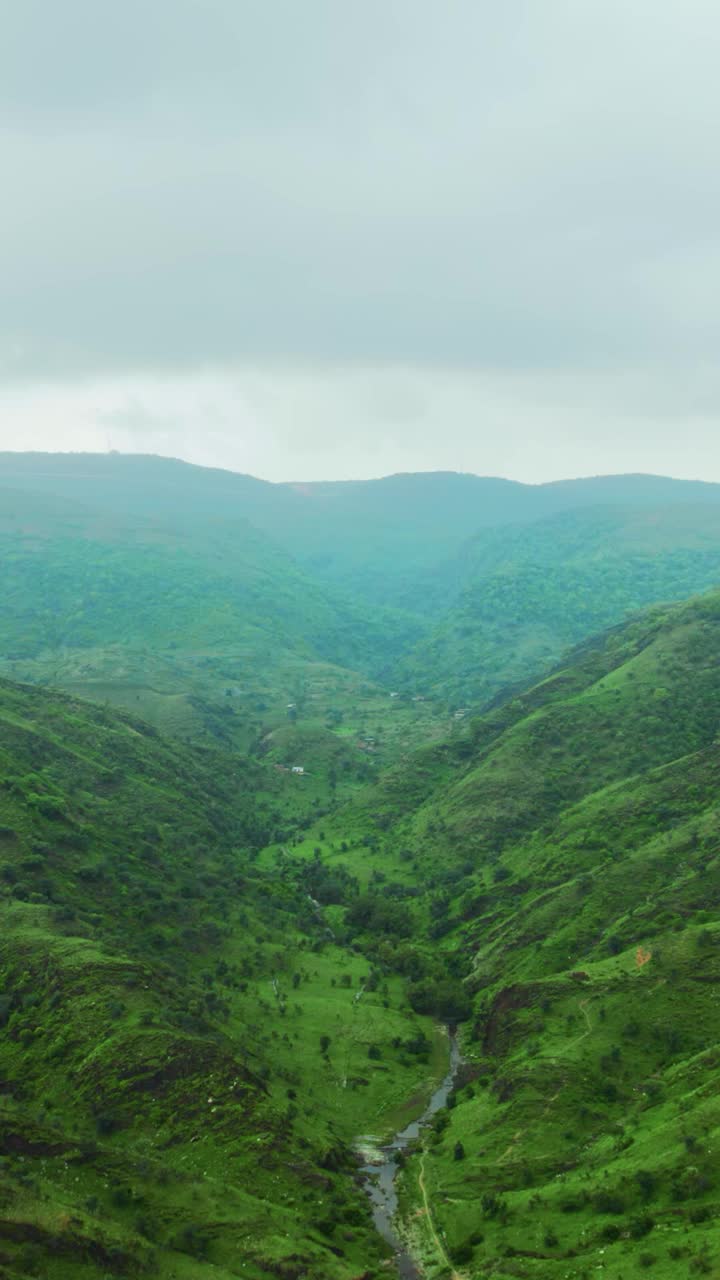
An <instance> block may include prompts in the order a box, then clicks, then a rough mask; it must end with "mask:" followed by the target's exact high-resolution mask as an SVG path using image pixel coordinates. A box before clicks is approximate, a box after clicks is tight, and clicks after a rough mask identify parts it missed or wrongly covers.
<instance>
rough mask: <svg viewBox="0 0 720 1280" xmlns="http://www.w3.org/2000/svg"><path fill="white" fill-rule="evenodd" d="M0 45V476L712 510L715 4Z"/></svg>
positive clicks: (100, 30)
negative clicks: (398, 490)
mask: <svg viewBox="0 0 720 1280" xmlns="http://www.w3.org/2000/svg"><path fill="white" fill-rule="evenodd" d="M0 30H1V31H2V37H1V39H0V163H1V166H2V168H1V172H2V176H3V181H2V196H1V198H0V233H1V234H0V372H1V373H2V388H1V389H0V448H23V447H24V448H43V449H106V448H108V447H111V448H116V449H121V450H137V451H143V452H145V451H147V452H157V453H165V454H174V455H176V456H180V457H184V458H187V459H189V460H191V461H195V462H203V463H210V464H213V465H219V466H228V467H232V468H233V469H236V470H241V471H248V472H252V473H253V474H256V475H261V476H264V477H266V478H268V479H293V478H295V479H312V478H331V477H333V478H344V477H359V476H373V475H381V474H385V473H388V472H391V471H398V470H403V471H409V470H430V469H435V468H440V469H449V470H469V471H476V472H478V473H481V474H502V475H507V476H512V477H516V478H518V479H523V480H544V479H551V478H557V477H562V476H570V475H581V474H582V475H587V474H594V473H598V472H609V471H628V470H633V471H636V470H642V471H654V472H664V473H671V474H675V475H678V476H680V475H683V476H697V477H702V478H706V479H714V480H720V369H719V366H718V353H719V352H720V165H718V162H717V150H718V136H719V133H720V76H719V75H718V67H719V66H720V6H718V4H717V0H501V2H499V0H122V3H120V2H119V0H0Z"/></svg>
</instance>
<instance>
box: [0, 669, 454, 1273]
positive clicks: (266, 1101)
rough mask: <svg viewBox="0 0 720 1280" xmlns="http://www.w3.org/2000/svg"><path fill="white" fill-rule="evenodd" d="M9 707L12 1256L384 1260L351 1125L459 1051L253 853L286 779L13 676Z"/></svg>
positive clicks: (2, 689)
mask: <svg viewBox="0 0 720 1280" xmlns="http://www.w3.org/2000/svg"><path fill="white" fill-rule="evenodd" d="M0 727H1V730H2V732H1V735H0V737H1V745H0V819H1V825H0V1267H1V1268H2V1273H3V1275H4V1276H7V1277H8V1278H12V1280H15V1278H16V1277H17V1278H18V1280H19V1278H20V1277H27V1276H42V1277H48V1278H49V1280H55V1278H57V1280H65V1278H66V1277H68V1278H69V1277H71V1276H72V1277H73V1278H74V1277H76V1276H87V1277H88V1278H90V1277H101V1276H108V1275H130V1276H132V1275H148V1276H153V1277H156V1276H157V1277H163V1278H164V1277H167V1278H168V1280H169V1278H170V1277H172V1276H174V1277H194V1276H205V1275H212V1276H216V1277H218V1280H221V1278H222V1277H226V1276H227V1277H230V1276H243V1277H250V1278H253V1277H257V1278H258V1280H259V1278H260V1277H268V1276H278V1277H284V1278H285V1280H287V1278H289V1277H297V1278H298V1280H299V1277H300V1276H305V1277H314V1278H317V1280H325V1278H326V1277H328V1278H333V1277H336V1278H337V1280H351V1277H352V1278H354V1277H357V1276H358V1275H359V1274H367V1275H368V1276H369V1275H371V1274H373V1272H374V1266H375V1264H376V1263H379V1262H380V1259H381V1252H380V1249H379V1242H378V1240H377V1238H376V1236H375V1234H374V1233H373V1231H372V1230H371V1225H370V1220H369V1211H368V1209H367V1205H366V1201H365V1198H364V1197H363V1195H362V1194H361V1192H360V1191H359V1189H358V1187H357V1185H356V1180H355V1164H354V1161H353V1159H352V1157H351V1155H350V1151H349V1143H350V1142H351V1141H352V1140H353V1139H354V1138H355V1136H356V1135H357V1134H359V1133H363V1132H367V1131H369V1130H371V1129H372V1130H374V1131H375V1132H377V1133H379V1134H381V1133H382V1132H383V1131H384V1129H385V1128H391V1127H392V1125H393V1117H394V1115H395V1113H396V1111H397V1110H398V1108H400V1107H401V1106H402V1104H404V1102H405V1100H406V1099H407V1098H408V1097H409V1096H411V1095H413V1094H416V1093H417V1094H418V1096H420V1097H422V1095H423V1091H424V1089H425V1087H426V1084H427V1082H428V1081H429V1080H432V1078H433V1076H434V1074H435V1073H436V1072H437V1071H439V1070H442V1067H443V1062H444V1051H443V1049H442V1046H441V1045H440V1044H439V1043H438V1045H437V1046H436V1048H435V1049H433V1048H432V1044H433V1040H432V1036H433V1033H432V1028H431V1025H430V1023H429V1021H428V1020H427V1019H423V1018H422V1017H418V1016H417V1015H415V1014H413V1013H412V1012H411V1011H410V1009H409V1008H408V1006H407V1003H406V1001H405V997H404V993H403V989H402V986H401V984H400V983H399V980H398V979H396V978H393V977H392V975H391V974H380V973H379V972H378V973H376V975H375V976H374V978H373V980H372V981H370V978H371V976H372V974H373V972H374V970H373V966H371V965H370V964H368V962H367V961H366V960H365V959H364V958H363V957H362V956H360V955H357V954H353V953H350V952H348V951H347V950H344V949H343V948H342V947H341V946H339V945H337V944H336V943H335V942H334V941H333V939H332V931H331V929H330V928H329V926H328V924H327V922H326V921H325V919H324V917H323V909H322V907H318V905H317V904H316V903H313V902H311V901H310V899H309V897H308V889H307V886H306V884H305V883H303V882H302V881H301V880H296V879H295V878H294V877H293V876H292V875H291V874H290V873H289V872H288V871H287V870H286V871H285V872H283V873H282V874H268V873H264V872H261V871H259V870H258V869H257V868H256V867H255V862H254V860H255V854H256V851H257V849H258V847H259V846H260V845H261V844H262V843H264V842H266V841H267V839H268V838H269V837H271V836H272V834H273V827H272V817H271V814H270V810H271V809H272V794H271V792H272V787H273V785H274V782H273V778H274V777H275V775H272V776H270V771H267V770H265V769H264V768H262V767H260V766H250V765H248V764H247V763H246V764H245V765H242V764H241V763H240V762H239V761H238V760H237V759H233V758H232V757H224V756H222V755H220V754H219V753H217V752H215V751H205V752H200V751H198V750H197V749H195V750H193V751H191V750H190V749H189V748H187V747H183V746H180V745H178V744H171V743H169V742H165V741H163V740H162V739H160V738H158V737H157V735H155V734H154V733H153V732H152V731H151V730H149V729H148V727H147V726H146V725H143V724H142V722H139V721H135V720H132V719H131V718H128V717H123V716H118V715H117V714H116V713H108V712H106V711H103V710H102V709H99V708H93V707H91V706H89V705H87V704H83V703H80V702H74V701H72V700H70V699H68V698H66V697H63V696H62V695H58V694H54V693H52V694H51V693H49V692H47V691H41V690H33V689H29V688H24V687H19V686H14V685H11V684H8V683H7V682H2V683H0ZM426 1032H429V1038H427V1039H426V1037H425V1033H426ZM418 1040H419V1043H420V1046H421V1048H423V1052H421V1053H420V1054H418V1052H417V1051H415V1052H409V1051H408V1050H407V1049H406V1048H405V1047H404V1046H405V1042H406V1041H409V1042H412V1043H414V1042H416V1041H418ZM425 1045H427V1051H425V1050H424V1046H425ZM370 1046H373V1054H372V1055H371V1054H370V1053H369V1049H370ZM378 1274H379V1273H378Z"/></svg>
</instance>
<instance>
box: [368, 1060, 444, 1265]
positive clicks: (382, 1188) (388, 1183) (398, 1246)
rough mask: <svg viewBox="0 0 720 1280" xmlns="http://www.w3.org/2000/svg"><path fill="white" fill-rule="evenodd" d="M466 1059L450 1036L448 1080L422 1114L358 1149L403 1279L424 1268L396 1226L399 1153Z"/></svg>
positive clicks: (440, 1103)
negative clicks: (378, 1143)
mask: <svg viewBox="0 0 720 1280" xmlns="http://www.w3.org/2000/svg"><path fill="white" fill-rule="evenodd" d="M461 1062H462V1057H461V1054H460V1049H459V1047H458V1042H457V1037H456V1036H454V1035H451V1036H450V1065H449V1067H448V1071H447V1075H446V1076H445V1078H444V1080H443V1081H442V1082H441V1083H440V1084H439V1085H438V1087H437V1088H436V1090H435V1092H434V1093H433V1095H432V1097H431V1098H430V1101H429V1102H428V1104H427V1106H426V1108H425V1110H424V1111H423V1113H422V1115H421V1116H420V1117H419V1118H418V1119H417V1120H413V1121H412V1122H411V1123H410V1124H409V1125H407V1126H406V1127H405V1128H404V1129H402V1130H401V1131H400V1133H396V1134H395V1137H394V1138H392V1139H391V1141H390V1142H388V1143H385V1144H384V1145H383V1146H381V1147H376V1148H373V1149H372V1156H371V1154H370V1150H369V1149H368V1147H369V1141H368V1140H363V1139H360V1140H359V1142H358V1150H359V1151H360V1154H361V1158H363V1159H364V1163H363V1165H362V1173H363V1187H364V1189H365V1193H366V1195H367V1196H368V1198H369V1200H370V1204H371V1205H372V1216H373V1222H374V1223H375V1227H376V1229H377V1231H378V1232H379V1233H380V1235H381V1236H382V1238H383V1240H385V1241H387V1243H388V1244H389V1245H390V1248H391V1249H392V1250H393V1253H394V1255H395V1265H396V1267H397V1273H398V1276H399V1277H400V1280H423V1276H422V1272H421V1271H420V1270H419V1269H418V1265H417V1263H416V1262H415V1261H414V1259H413V1258H411V1256H410V1254H409V1253H408V1252H407V1250H406V1249H405V1247H404V1245H403V1244H402V1242H401V1241H400V1240H399V1239H398V1237H397V1235H396V1234H395V1229H394V1225H393V1223H394V1218H395V1214H396V1213H397V1207H398V1198H397V1191H396V1190H395V1178H396V1175H397V1171H398V1163H397V1158H398V1154H399V1153H401V1152H402V1153H404V1152H405V1151H407V1149H408V1147H410V1146H411V1145H412V1144H413V1143H414V1142H417V1139H418V1138H419V1137H420V1133H421V1131H422V1129H423V1128H424V1126H425V1125H427V1124H428V1123H429V1121H430V1120H431V1119H432V1117H433V1116H434V1115H435V1113H436V1112H437V1111H439V1110H440V1109H441V1107H444V1106H445V1104H446V1102H447V1099H448V1094H449V1093H451V1092H452V1089H453V1086H454V1084H455V1077H456V1076H457V1073H458V1068H459V1067H460V1064H461Z"/></svg>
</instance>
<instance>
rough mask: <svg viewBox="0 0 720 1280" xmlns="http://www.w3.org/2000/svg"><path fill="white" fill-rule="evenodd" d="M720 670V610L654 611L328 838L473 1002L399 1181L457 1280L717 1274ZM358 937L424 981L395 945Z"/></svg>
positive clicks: (398, 777)
mask: <svg viewBox="0 0 720 1280" xmlns="http://www.w3.org/2000/svg"><path fill="white" fill-rule="evenodd" d="M719 656H720V596H718V595H713V596H709V597H707V598H706V599H701V600H697V601H694V602H691V603H690V604H688V605H683V606H678V607H676V608H674V609H670V610H656V611H653V612H650V613H649V614H648V615H647V616H646V617H643V618H641V619H640V620H638V621H636V622H633V623H632V624H629V625H628V626H627V627H625V628H622V629H619V630H616V631H614V632H611V633H610V634H609V635H608V636H607V637H606V638H604V639H602V640H600V641H598V642H594V643H593V644H591V645H589V646H587V647H586V648H585V649H584V650H579V651H578V652H577V653H576V654H575V655H573V657H572V658H571V660H570V661H569V662H568V663H567V665H565V666H563V667H562V668H560V669H558V670H557V671H556V672H555V673H554V674H553V675H551V676H550V677H549V678H548V679H546V680H545V681H544V682H543V683H541V684H539V685H537V686H535V687H534V688H533V687H531V688H530V689H528V690H526V691H524V692H523V693H522V694H519V695H518V696H516V697H515V698H514V699H512V700H510V701H507V702H504V703H502V704H501V705H499V706H498V707H497V708H495V709H493V710H491V711H489V712H487V713H486V714H485V715H484V716H482V717H481V718H479V719H478V720H476V721H474V722H473V724H472V727H471V729H470V730H469V732H468V733H467V734H466V735H464V736H463V737H462V738H458V739H457V740H456V741H455V742H454V743H450V744H444V745H442V746H438V747H435V748H432V749H429V750H427V751H425V752H421V753H418V754H417V755H416V756H415V757H414V758H413V760H412V761H411V762H410V764H409V765H407V766H404V767H402V768H398V769H395V770H394V771H392V772H391V773H389V774H388V775H386V776H385V778H384V779H383V780H382V783H381V785H380V786H376V787H374V788H372V789H371V790H369V791H368V792H367V793H366V795H365V796H364V797H363V798H362V801H361V802H359V801H358V802H355V803H354V804H353V805H352V807H351V808H350V809H348V810H346V811H341V812H339V813H338V814H337V815H336V816H335V817H334V819H332V820H331V821H330V822H329V823H328V824H327V836H328V839H329V840H330V841H331V842H334V841H335V840H336V838H337V836H338V835H339V834H340V833H341V832H343V833H344V834H345V836H346V838H348V836H349V833H351V832H353V833H354V840H355V841H356V843H357V848H358V852H356V853H355V854H354V855H353V865H354V866H355V867H357V866H358V865H359V863H360V859H362V860H363V861H364V863H365V866H366V876H367V877H368V879H369V896H370V897H371V898H372V899H373V901H374V903H375V904H376V909H377V911H378V913H381V912H382V911H383V910H384V909H385V904H386V903H387V897H388V895H387V892H386V890H385V889H384V888H383V884H379V885H378V884H377V878H378V876H379V877H384V878H385V883H387V882H392V881H393V880H394V879H395V878H397V879H398V880H409V881H411V882H412V883H414V884H416V885H422V886H423V888H424V892H423V894H422V895H421V897H420V898H415V899H413V900H411V902H410V906H409V909H410V911H411V913H412V919H413V924H412V929H411V935H412V936H413V937H415V938H417V937H418V936H429V937H430V938H431V939H433V940H434V947H435V953H436V954H437V953H438V952H440V953H442V952H444V953H445V955H446V957H447V959H446V968H447V971H448V972H449V973H450V974H452V975H455V979H456V978H458V977H460V978H463V981H462V983H461V986H462V988H463V989H464V990H465V992H466V993H468V995H470V996H471V997H472V1002H471V1003H472V1009H471V1011H468V1014H467V1021H466V1024H465V1026H466V1031H465V1037H464V1042H465V1050H466V1056H467V1060H468V1061H467V1065H466V1068H465V1074H464V1076H463V1077H462V1078H461V1081H460V1087H458V1089H457V1091H456V1093H455V1095H454V1097H453V1098H452V1104H453V1105H452V1106H451V1107H450V1108H449V1109H448V1110H447V1111H445V1112H443V1113H441V1114H440V1115H439V1117H438V1118H437V1120H436V1122H435V1130H434V1133H433V1135H432V1137H431V1139H430V1141H429V1143H428V1144H427V1150H426V1152H425V1153H424V1154H423V1155H422V1156H418V1157H417V1158H415V1159H414V1160H411V1161H410V1162H409V1164H408V1166H407V1170H406V1174H405V1181H404V1187H405V1196H406V1204H407V1210H408V1230H409V1233H410V1237H411V1239H413V1240H414V1241H415V1243H416V1247H418V1248H419V1249H420V1250H421V1251H422V1252H423V1253H424V1254H425V1256H426V1257H427V1258H428V1259H430V1260H431V1262H432V1259H435V1261H437V1258H438V1256H440V1258H441V1260H442V1252H441V1251H439V1249H438V1244H437V1240H438V1239H439V1240H440V1243H441V1245H442V1246H443V1249H446V1250H447V1252H448V1253H449V1257H450V1259H451V1260H453V1259H454V1260H455V1261H456V1264H457V1267H458V1270H459V1271H460V1272H461V1273H462V1274H463V1275H466V1276H485V1275H488V1276H489V1275H492V1276H508V1277H510V1276H513V1277H514V1276H523V1277H525V1276H527V1277H542V1280H560V1277H563V1278H564V1277H578V1278H579V1277H585V1276H591V1275H594V1274H596V1268H597V1267H598V1266H599V1265H600V1264H601V1263H602V1265H603V1268H604V1269H603V1272H602V1274H603V1275H605V1276H608V1277H612V1280H620V1277H623V1278H624V1280H627V1277H629V1276H635V1275H641V1274H644V1273H646V1272H648V1273H650V1274H653V1275H658V1276H662V1277H664V1278H667V1280H669V1278H670V1277H676V1276H685V1275H687V1276H693V1275H702V1274H707V1275H717V1274H718V1273H719V1272H720V1145H719V1139H720V1051H719V1050H718V1040H719V1039H720V1005H719V1004H718V996H717V992H718V989H719V988H718V983H719V982H720V925H719V924H718V906H719V904H720V807H719V792H718V767H719V766H720V746H719V738H718V733H719V729H720V662H719V661H718V658H719ZM304 847H305V846H300V848H301V849H304ZM336 857H337V855H333V862H334V859H335V858H336ZM373 882H375V883H373ZM347 919H348V920H350V921H353V922H354V923H355V926H356V927H358V926H359V929H360V933H359V936H360V937H362V936H371V935H372V933H373V932H374V931H376V930H377V931H378V932H381V933H382V934H383V935H384V940H383V941H382V942H378V950H379V951H380V950H382V951H383V954H385V955H386V956H387V958H388V959H390V953H391V951H392V952H393V956H392V962H393V963H394V964H396V965H397V964H399V965H401V966H402V965H403V964H407V963H408V959H407V957H406V954H405V953H406V950H407V942H406V940H405V939H404V937H403V931H402V929H396V930H395V936H392V934H391V935H390V937H388V928H387V924H386V923H385V922H384V921H383V920H382V916H381V914H380V915H378V918H377V920H376V919H375V917H374V914H373V910H372V909H371V907H370V906H368V907H366V909H365V912H364V917H363V918H362V919H358V918H357V908H356V907H353V906H351V907H350V909H349V911H348V914H347ZM363 930H365V934H363V932H362V931H363ZM410 963H411V961H410ZM421 967H422V966H421V964H419V965H418V970H420V969H421ZM416 979H417V980H416V982H415V984H414V985H412V984H411V987H410V995H411V999H413V1000H414V1001H415V1002H416V1006H419V1007H427V1006H428V1005H429V1001H430V1000H431V999H432V996H433V989H431V987H430V986H428V985H426V984H425V982H424V980H423V975H422V973H421V972H418V973H417V975H416ZM455 979H453V981H451V982H450V983H448V984H446V985H445V986H444V988H443V989H442V991H441V993H440V994H441V1001H442V1003H443V1004H445V1002H446V1001H452V1000H454V999H455V998H457V987H456V985H455ZM434 992H435V996H436V998H437V986H435V988H434ZM436 1012H438V1013H440V1012H441V1009H440V1008H438V1009H437V1010H436ZM458 1012H461V1011H460V1010H458ZM418 1201H420V1204H421V1205H423V1204H424V1203H425V1202H426V1201H427V1203H428V1205H429V1206H430V1209H431V1213H430V1215H425V1216H424V1217H423V1218H420V1219H418V1218H417V1217H416V1216H415V1206H416V1205H417V1204H418ZM438 1233H444V1234H438ZM443 1241H444V1245H443ZM433 1265H434V1264H433ZM445 1269H446V1270H447V1266H446V1267H445ZM441 1270H442V1268H441ZM430 1274H433V1272H432V1270H431V1271H430Z"/></svg>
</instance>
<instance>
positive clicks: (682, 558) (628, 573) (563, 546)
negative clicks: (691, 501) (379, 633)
mask: <svg viewBox="0 0 720 1280" xmlns="http://www.w3.org/2000/svg"><path fill="white" fill-rule="evenodd" d="M446 580H447V582H448V583H452V582H453V581H454V582H455V583H456V584H458V585H459V586H461V585H462V584H465V585H464V586H462V590H461V594H460V596H459V599H458V600H457V603H455V604H454V605H453V606H452V607H451V608H450V609H449V611H448V612H447V613H446V614H445V615H444V616H443V617H442V618H441V620H440V621H439V622H438V624H437V625H436V627H435V628H434V630H433V631H432V632H431V633H430V634H429V635H428V636H426V637H424V638H423V639H422V640H420V641H419V643H418V644H417V645H416V647H415V648H414V650H413V651H412V652H411V653H410V654H407V655H403V656H402V657H401V658H400V660H399V661H398V663H397V665H396V679H397V681H398V683H399V684H400V686H401V687H403V688H409V689H415V688H418V689H422V690H423V692H425V693H428V692H430V693H435V694H438V693H440V694H441V695H442V696H443V697H445V698H448V699H450V700H451V701H453V702H454V703H455V704H457V705H463V704H470V705H475V706H477V705H478V704H479V703H483V702H486V701H487V700H488V699H489V698H490V697H492V696H493V695H494V694H496V693H497V692H498V690H501V689H503V688H504V687H506V686H508V685H513V684H521V683H523V682H527V681H528V680H529V679H531V678H532V677H533V676H537V675H538V674H539V673H540V672H542V671H543V670H544V669H546V668H547V667H548V666H550V665H552V664H553V663H555V662H557V661H558V659H559V658H560V657H561V655H562V654H563V653H564V652H565V651H566V650H567V649H569V648H570V647H571V646H573V645H575V644H577V643H578V642H579V641H581V640H583V639H585V638H587V637H589V636H591V635H594V634H595V633H597V632H598V631H601V630H604V629H605V628H606V627H609V626H613V625H614V624H616V623H618V622H621V621H622V620H623V619H624V618H626V617H628V616H629V615H630V614H632V613H634V612H635V611H636V610H637V609H639V608H641V607H643V606H646V605H649V604H653V603H655V602H658V601H665V600H667V601H673V600H682V599H686V598H687V597H688V596H691V595H693V594H695V593H696V592H699V591H702V590H707V589H709V588H711V587H714V586H717V584H718V582H720V508H717V507H715V506H713V505H712V504H707V505H700V506H693V507H688V506H684V505H677V506H672V507H661V508H652V507H651V508H647V509H643V508H635V509H626V508H623V507H597V508H591V509H590V510H589V511H572V512H566V513H564V514H563V515H560V516H554V517H552V519H549V520H542V521H538V522H537V523H534V524H531V525H529V526H515V527H510V528H501V529H493V530H489V531H485V532H482V533H480V534H478V535H476V537H475V538H473V539H472V540H471V541H470V542H468V543H467V544H466V546H465V547H464V548H463V551H462V554H461V555H460V556H459V557H457V559H456V560H455V561H454V562H453V563H451V564H449V565H448V566H447V570H446Z"/></svg>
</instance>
